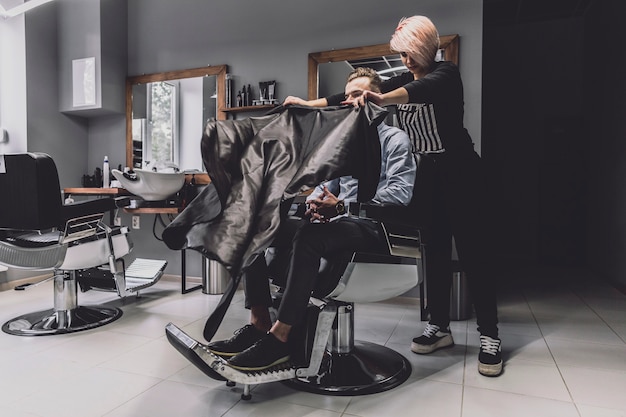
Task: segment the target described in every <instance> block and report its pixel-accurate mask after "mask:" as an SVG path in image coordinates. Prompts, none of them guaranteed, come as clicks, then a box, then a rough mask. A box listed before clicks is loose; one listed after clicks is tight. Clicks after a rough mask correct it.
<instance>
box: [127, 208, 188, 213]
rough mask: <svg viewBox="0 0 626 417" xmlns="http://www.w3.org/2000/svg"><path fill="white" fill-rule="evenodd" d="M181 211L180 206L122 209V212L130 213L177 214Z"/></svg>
mask: <svg viewBox="0 0 626 417" xmlns="http://www.w3.org/2000/svg"><path fill="white" fill-rule="evenodd" d="M181 211H182V208H181V207H140V208H136V209H132V208H125V209H124V213H131V214H178V213H180V212H181Z"/></svg>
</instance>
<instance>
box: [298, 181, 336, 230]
mask: <svg viewBox="0 0 626 417" xmlns="http://www.w3.org/2000/svg"><path fill="white" fill-rule="evenodd" d="M338 201H339V199H338V198H337V197H336V196H335V195H334V194H333V193H331V192H330V191H329V190H328V188H326V186H324V189H323V191H322V194H320V195H319V196H318V197H317V198H314V199H311V200H309V201H307V211H306V212H305V213H304V214H305V215H306V216H310V221H311V222H320V223H326V222H328V221H329V220H330V219H332V218H333V217H335V216H336V215H337V209H336V206H337V202H338Z"/></svg>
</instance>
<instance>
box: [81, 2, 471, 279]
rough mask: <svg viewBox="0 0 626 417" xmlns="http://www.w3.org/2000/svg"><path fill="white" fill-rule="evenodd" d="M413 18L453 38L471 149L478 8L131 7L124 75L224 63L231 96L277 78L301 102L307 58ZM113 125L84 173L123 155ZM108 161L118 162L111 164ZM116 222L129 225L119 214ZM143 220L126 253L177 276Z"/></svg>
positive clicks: (380, 35)
mask: <svg viewBox="0 0 626 417" xmlns="http://www.w3.org/2000/svg"><path fill="white" fill-rule="evenodd" d="M414 14H424V15H427V16H429V17H430V18H431V19H433V21H434V22H435V24H436V25H437V27H438V29H439V32H440V33H441V34H442V35H443V34H453V33H457V34H459V35H460V36H461V57H460V66H461V73H462V76H463V79H464V83H465V101H466V124H467V126H468V129H469V130H470V133H471V134H472V136H473V138H474V141H475V142H477V143H478V144H479V143H480V133H481V115H480V114H481V82H482V81H481V73H482V2H481V1H465V0H422V1H416V0H397V1H393V2H387V3H385V6H384V7H380V2H378V1H371V0H366V1H342V2H336V1H331V0H318V1H315V2H311V1H304V0H294V1H289V2H286V1H282V0H266V1H263V2H258V1H252V2H251V1H247V0H218V1H211V2H198V1H195V0H177V1H172V0H129V1H128V75H138V74H149V73H154V72H161V71H169V70H180V69H185V68H196V67H202V66H205V65H222V64H226V65H228V66H229V72H230V73H231V74H233V78H234V83H235V90H237V89H238V88H240V86H241V85H243V84H251V85H252V86H256V85H258V82H259V81H264V80H277V83H278V85H277V96H278V98H279V99H283V98H284V97H285V96H287V95H297V96H301V97H306V93H307V56H308V54H309V53H310V52H318V51H324V50H330V49H337V48H347V47H354V46H363V45H371V44H379V43H383V42H387V41H388V40H389V39H390V37H391V35H392V33H393V31H394V29H395V27H396V24H397V22H398V21H399V19H400V18H401V17H403V16H411V15H414ZM238 117H245V115H239V116H238ZM113 119H114V118H113ZM113 119H111V120H110V123H108V126H94V123H93V122H92V123H91V125H90V138H89V143H90V148H89V164H90V166H92V165H93V166H95V164H98V163H100V161H101V158H102V156H101V155H103V154H104V153H107V152H108V155H109V156H110V157H111V155H116V156H115V158H118V157H122V156H123V155H121V154H119V151H120V150H121V149H123V147H124V144H125V139H124V136H123V134H122V133H123V128H124V127H123V118H120V120H119V126H113V124H116V123H115V121H114V120H113ZM103 129H104V131H102V132H101V133H98V131H101V130H103ZM107 135H108V136H109V142H108V143H107V146H108V148H109V149H108V150H107V149H106V147H105V146H104V144H102V143H101V142H100V141H98V144H96V143H95V142H96V139H95V138H96V137H99V138H103V137H104V136H107ZM199 139H200V135H199V136H198V141H199ZM478 146H479V145H478ZM198 147H199V143H198ZM113 163H115V164H117V159H115V160H113V161H112V164H113ZM124 220H125V222H126V223H127V224H129V219H128V218H127V216H126V217H125V218H124ZM141 222H142V228H141V229H140V230H134V231H133V233H132V235H133V239H134V241H135V251H134V254H135V255H136V256H143V257H160V258H164V259H167V260H168V261H169V266H168V269H167V271H166V272H167V273H172V274H178V273H179V271H180V255H179V254H178V253H174V252H171V251H169V250H167V249H166V248H165V246H164V245H163V244H162V243H161V242H159V241H157V240H156V239H155V238H154V237H153V236H152V232H151V230H150V229H151V227H152V223H153V216H152V215H142V219H141ZM147 228H150V229H148V230H146V229H147ZM198 266H199V262H191V265H189V269H190V271H189V272H190V274H192V275H198V274H199V269H198Z"/></svg>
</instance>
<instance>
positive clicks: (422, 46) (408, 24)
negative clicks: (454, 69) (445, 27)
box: [389, 16, 439, 69]
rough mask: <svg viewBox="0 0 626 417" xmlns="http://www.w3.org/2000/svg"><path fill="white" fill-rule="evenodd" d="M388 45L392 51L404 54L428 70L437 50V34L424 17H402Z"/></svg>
mask: <svg viewBox="0 0 626 417" xmlns="http://www.w3.org/2000/svg"><path fill="white" fill-rule="evenodd" d="M389 45H390V47H391V50H392V51H395V52H399V53H402V52H405V53H407V54H408V55H409V56H410V57H411V59H413V60H414V61H415V63H416V64H417V65H419V66H420V67H421V68H423V69H428V68H430V66H431V65H432V63H433V62H434V61H435V57H436V56H437V51H438V50H439V33H438V32H437V28H436V27H435V25H434V24H433V22H432V21H431V20H430V19H429V18H427V17H426V16H411V17H403V18H402V19H400V22H399V23H398V27H397V28H396V31H395V32H394V34H393V36H392V37H391V41H390V42H389Z"/></svg>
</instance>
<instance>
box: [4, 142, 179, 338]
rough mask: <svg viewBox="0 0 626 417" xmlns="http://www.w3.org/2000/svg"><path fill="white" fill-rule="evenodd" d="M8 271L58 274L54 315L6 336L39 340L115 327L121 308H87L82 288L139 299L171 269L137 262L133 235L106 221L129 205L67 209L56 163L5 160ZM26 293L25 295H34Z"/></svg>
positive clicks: (28, 157) (46, 313)
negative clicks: (127, 257)
mask: <svg viewBox="0 0 626 417" xmlns="http://www.w3.org/2000/svg"><path fill="white" fill-rule="evenodd" d="M0 194H1V195H2V204H0V264H4V265H6V266H9V267H13V268H18V269H29V270H53V274H52V276H51V277H50V278H47V279H45V280H44V281H41V282H39V283H37V284H33V285H39V284H40V283H42V282H45V281H48V280H53V281H54V308H52V309H48V310H43V311H39V312H35V313H29V314H24V315H22V316H19V317H16V318H14V319H12V320H9V321H8V322H6V323H5V324H4V325H3V326H2V330H3V331H4V332H6V333H9V334H12V335H18V336H38V335H51V334H61V333H69V332H76V331H80V330H86V329H91V328H94V327H98V326H102V325H104V324H107V323H110V322H112V321H114V320H116V319H117V318H119V317H120V316H121V315H122V311H121V310H120V309H118V308H111V307H105V306H79V305H78V301H77V299H78V297H77V287H78V285H80V286H81V288H82V289H83V290H84V291H86V290H87V289H91V288H93V289H98V290H104V291H115V292H117V294H118V295H119V296H121V297H123V296H126V295H129V294H133V293H134V294H137V292H138V291H139V290H140V289H143V288H147V287H149V286H151V285H153V284H154V283H156V282H157V281H158V280H159V279H160V278H161V276H162V274H163V270H164V269H165V266H166V265H167V262H166V261H160V260H150V259H136V260H135V261H134V262H133V263H132V264H131V265H130V266H129V267H128V268H125V263H124V260H123V258H122V257H123V256H125V255H127V254H128V253H129V252H130V251H131V250H132V242H131V240H130V238H129V237H128V236H127V235H128V228H127V227H110V226H109V225H107V224H105V223H104V222H103V220H102V219H103V217H104V215H105V214H106V213H107V212H109V211H111V210H116V209H118V208H119V207H122V206H125V205H127V204H128V203H129V199H128V198H102V199H97V200H91V201H85V202H81V203H76V204H71V205H63V204H62V196H61V189H60V185H59V178H58V173H57V168H56V165H55V164H54V161H53V160H52V158H51V157H50V156H49V155H46V154H43V153H25V154H11V155H0ZM31 287H32V286H30V287H29V286H26V287H25V288H26V289H28V288H31Z"/></svg>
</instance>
